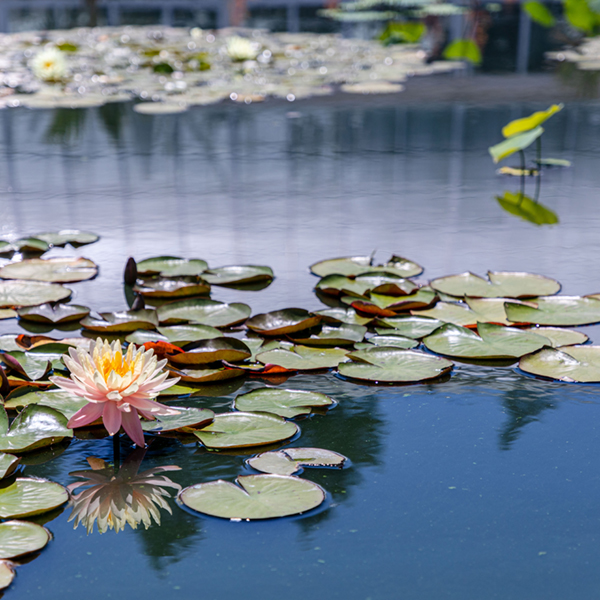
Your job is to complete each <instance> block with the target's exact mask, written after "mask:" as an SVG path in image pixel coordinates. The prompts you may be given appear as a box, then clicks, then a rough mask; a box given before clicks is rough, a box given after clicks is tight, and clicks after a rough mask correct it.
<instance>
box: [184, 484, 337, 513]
mask: <svg viewBox="0 0 600 600" xmlns="http://www.w3.org/2000/svg"><path fill="white" fill-rule="evenodd" d="M236 482H237V484H238V485H234V484H232V483H229V482H227V481H223V480H221V479H219V480H217V481H210V482H208V483H197V484H195V485H192V486H190V487H187V488H185V489H183V490H182V491H181V492H180V493H179V496H178V499H179V501H180V502H181V503H182V504H184V505H185V506H187V507H188V508H191V509H192V510H195V511H197V512H200V513H203V514H207V515H211V516H213V517H221V518H223V519H234V520H242V519H243V520H254V519H273V518H276V517H287V516H290V515H296V514H300V513H304V512H307V511H309V510H312V509H313V508H316V507H317V506H319V505H320V504H321V503H322V502H323V501H324V500H325V492H324V491H323V489H322V488H321V487H320V486H318V485H317V484H316V483H313V482H312V481H307V480H305V479H299V478H297V477H286V476H283V475H244V476H241V477H238V478H237V479H236Z"/></svg>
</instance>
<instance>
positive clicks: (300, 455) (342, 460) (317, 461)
mask: <svg viewBox="0 0 600 600" xmlns="http://www.w3.org/2000/svg"><path fill="white" fill-rule="evenodd" d="M347 461H348V459H347V458H346V457H345V456H344V455H343V454H339V453H338V452H333V451H332V450H325V449H323V448H286V449H285V450H278V451H276V452H263V453H262V454H258V455H256V456H254V457H252V458H250V459H248V461H247V463H248V465H249V466H251V467H252V468H253V469H255V470H256V471H260V472H261V473H270V474H273V475H294V474H295V473H301V472H302V469H303V467H315V468H318V467H321V468H330V469H331V468H334V469H343V468H344V467H345V466H346V462H347Z"/></svg>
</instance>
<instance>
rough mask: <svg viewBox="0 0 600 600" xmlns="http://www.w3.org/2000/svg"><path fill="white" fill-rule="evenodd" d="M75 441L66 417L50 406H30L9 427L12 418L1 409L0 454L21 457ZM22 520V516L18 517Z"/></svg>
mask: <svg viewBox="0 0 600 600" xmlns="http://www.w3.org/2000/svg"><path fill="white" fill-rule="evenodd" d="M67 437H68V438H71V437H73V430H72V429H69V428H68V427H67V419H66V417H65V416H64V415H63V414H61V413H59V412H58V411H56V410H54V409H53V408H49V407H47V406H35V405H33V406H27V407H26V408H24V409H23V410H22V411H21V412H20V413H19V414H18V416H17V417H16V418H15V420H14V421H13V422H12V423H11V425H10V429H9V427H8V416H7V415H6V411H5V410H4V408H2V407H0V452H6V453H8V454H21V453H22V452H30V451H31V450H36V449H38V448H43V447H44V446H51V445H52V444H57V443H58V442H60V441H61V440H63V439H64V438H67ZM14 516H18V515H14Z"/></svg>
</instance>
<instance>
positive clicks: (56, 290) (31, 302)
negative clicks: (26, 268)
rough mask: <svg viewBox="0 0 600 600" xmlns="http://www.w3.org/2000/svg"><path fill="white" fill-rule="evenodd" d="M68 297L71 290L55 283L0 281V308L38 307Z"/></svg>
mask: <svg viewBox="0 0 600 600" xmlns="http://www.w3.org/2000/svg"><path fill="white" fill-rule="evenodd" d="M70 296H71V290H69V289H68V288H66V287H63V286H62V285H58V284H56V283H43V282H41V281H0V308H22V307H24V306H38V305H40V304H45V303H46V302H60V301H61V300H67V299H68V298H69V297H70Z"/></svg>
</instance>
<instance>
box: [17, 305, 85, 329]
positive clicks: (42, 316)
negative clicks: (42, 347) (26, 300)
mask: <svg viewBox="0 0 600 600" xmlns="http://www.w3.org/2000/svg"><path fill="white" fill-rule="evenodd" d="M17 314H18V315H19V318H20V319H23V320H25V321H32V322H34V323H43V324H46V325H52V326H60V325H64V324H66V323H73V322H76V321H80V320H81V319H84V318H85V317H87V316H88V315H89V314H90V309H89V308H88V307H87V306H81V305H79V304H51V303H46V304H40V305H39V306H29V307H24V308H20V309H18V310H17Z"/></svg>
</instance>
